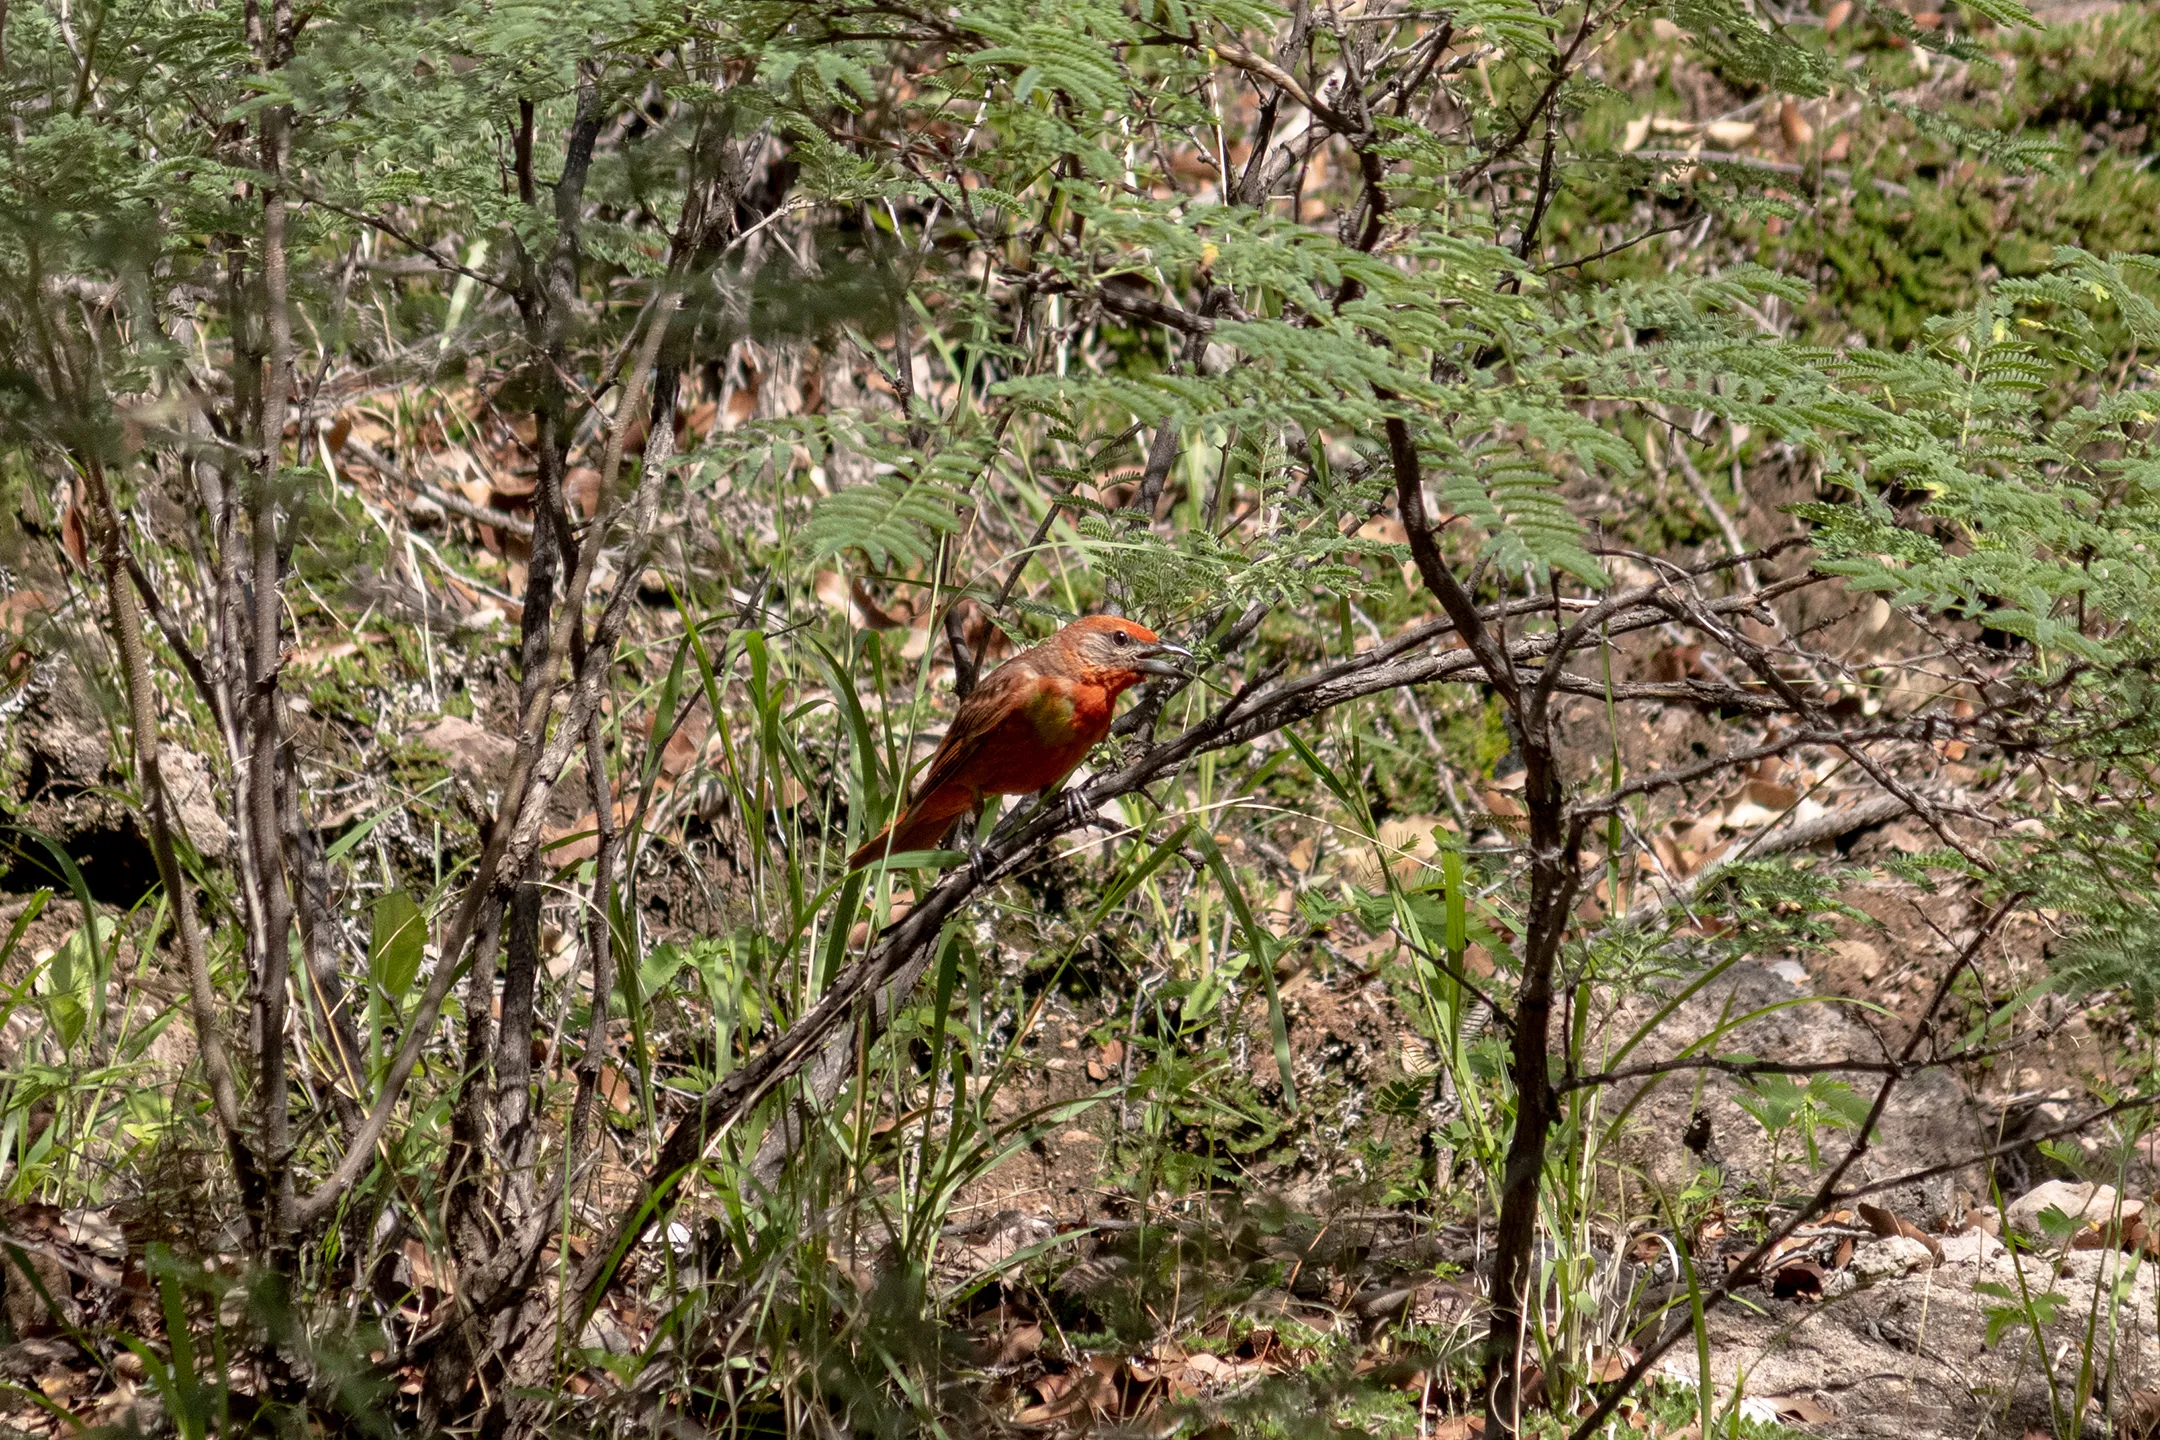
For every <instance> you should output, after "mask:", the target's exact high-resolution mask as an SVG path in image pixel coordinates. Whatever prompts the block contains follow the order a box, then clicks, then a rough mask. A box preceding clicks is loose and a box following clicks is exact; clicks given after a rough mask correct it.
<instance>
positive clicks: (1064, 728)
mask: <svg viewBox="0 0 2160 1440" xmlns="http://www.w3.org/2000/svg"><path fill="white" fill-rule="evenodd" d="M1116 704H1117V700H1116V697H1114V696H1112V695H1110V694H1108V693H1106V692H1105V691H1103V690H1102V689H1101V688H1100V687H1097V686H1093V685H1075V684H1073V683H1071V682H1069V681H1068V682H1061V683H1054V684H1050V685H1045V686H1043V687H1042V689H1041V690H1040V691H1038V692H1037V693H1036V695H1035V698H1034V699H1033V701H1032V702H1031V703H1030V704H1029V705H1028V723H1029V724H1030V725H1031V726H1033V727H1034V730H1035V737H1036V738H1037V739H1038V740H1040V741H1042V743H1043V744H1044V745H1046V746H1054V747H1064V746H1068V745H1081V746H1091V745H1093V744H1095V742H1096V741H1098V740H1100V739H1102V737H1103V736H1104V735H1105V734H1107V733H1108V732H1109V729H1110V715H1111V711H1112V709H1113V708H1114V707H1115V706H1116Z"/></svg>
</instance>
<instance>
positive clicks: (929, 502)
mask: <svg viewBox="0 0 2160 1440" xmlns="http://www.w3.org/2000/svg"><path fill="white" fill-rule="evenodd" d="M962 498H963V497H962V496H961V494H960V492H959V491H957V490H954V489H953V488H952V487H951V486H949V485H944V484H940V483H938V482H937V481H934V480H910V479H905V478H902V477H900V476H897V475H888V476H885V477H883V478H881V479H878V480H873V481H871V482H870V483H869V484H867V485H856V486H853V487H851V488H849V489H846V490H842V491H840V492H839V493H837V494H834V495H828V496H826V497H825V498H824V499H822V500H820V501H819V502H818V503H817V506H816V508H815V509H814V510H812V511H811V513H810V523H809V524H807V525H805V526H804V527H803V543H804V544H805V545H806V546H808V547H809V550H810V553H811V557H812V558H813V559H819V560H822V559H825V558H827V557H828V556H832V555H838V554H840V553H841V552H842V551H845V550H857V551H860V552H861V553H862V554H863V556H864V557H865V558H867V559H868V560H869V562H870V563H871V564H872V565H873V566H876V567H877V568H879V569H886V568H890V567H892V566H894V565H902V566H905V565H920V564H924V563H926V562H927V561H929V559H930V558H931V556H932V555H933V554H934V553H935V552H936V549H937V540H938V537H939V536H941V535H949V534H951V533H952V532H953V531H955V530H957V529H959V528H960V516H959V506H960V503H961V500H962Z"/></svg>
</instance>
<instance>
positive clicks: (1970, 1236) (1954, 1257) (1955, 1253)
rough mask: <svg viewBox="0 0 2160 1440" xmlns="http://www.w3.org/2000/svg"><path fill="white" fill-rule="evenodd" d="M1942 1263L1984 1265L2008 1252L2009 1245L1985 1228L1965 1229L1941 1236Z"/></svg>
mask: <svg viewBox="0 0 2160 1440" xmlns="http://www.w3.org/2000/svg"><path fill="white" fill-rule="evenodd" d="M1941 1244H1942V1252H1943V1264H1945V1265H1986V1264H1988V1263H1990V1262H1991V1261H1993V1260H1996V1259H1998V1258H2000V1257H2001V1256H2003V1255H2004V1254H2007V1253H2008V1250H2009V1247H2008V1246H2006V1245H2004V1244H2003V1243H2002V1241H2000V1240H1998V1239H1996V1238H1995V1237H1994V1236H1993V1235H1990V1234H1988V1232H1987V1231H1985V1230H1967V1231H1965V1232H1964V1233H1963V1234H1959V1235H1945V1236H1943V1237H1942V1241H1941Z"/></svg>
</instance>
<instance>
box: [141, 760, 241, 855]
mask: <svg viewBox="0 0 2160 1440" xmlns="http://www.w3.org/2000/svg"><path fill="white" fill-rule="evenodd" d="M158 769H159V771H160V772H162V773H163V775H164V777H165V793H166V795H167V796H169V797H170V798H171V800H172V807H173V819H174V820H176V821H178V822H179V825H180V829H181V832H182V833H183V834H185V835H186V836H187V838H188V843H189V844H190V845H193V846H194V847H195V849H196V851H197V852H198V853H200V854H201V855H202V856H203V857H204V858H205V859H209V860H223V859H225V858H227V857H228V856H229V855H231V853H232V828H231V827H230V826H228V825H227V824H226V823H225V812H224V811H223V810H221V809H219V808H218V803H217V792H216V791H215V790H213V789H212V788H211V786H210V767H209V765H208V764H207V763H206V762H205V761H204V760H203V758H202V757H201V756H200V755H197V754H195V753H194V752H192V751H189V750H183V749H181V748H180V747H179V746H177V745H174V744H172V743H171V742H169V741H166V742H161V743H160V744H159V745H158Z"/></svg>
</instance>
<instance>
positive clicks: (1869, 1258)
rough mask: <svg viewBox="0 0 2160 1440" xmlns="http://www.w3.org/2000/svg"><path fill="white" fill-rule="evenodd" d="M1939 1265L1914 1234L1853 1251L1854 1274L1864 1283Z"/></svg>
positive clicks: (1862, 1246) (1893, 1237)
mask: <svg viewBox="0 0 2160 1440" xmlns="http://www.w3.org/2000/svg"><path fill="white" fill-rule="evenodd" d="M1934 1263H1935V1254H1934V1252H1933V1251H1931V1250H1929V1249H1928V1247H1927V1246H1926V1245H1925V1244H1923V1243H1921V1242H1920V1241H1918V1240H1915V1239H1913V1238H1912V1237H1911V1236H1910V1235H1892V1236H1889V1237H1888V1238H1886V1239H1881V1240H1870V1241H1868V1242H1867V1243H1866V1244H1863V1245H1861V1246H1860V1247H1859V1248H1858V1249H1857V1250H1855V1251H1853V1257H1852V1271H1853V1273H1854V1274H1855V1275H1857V1276H1859V1277H1860V1278H1861V1279H1863V1280H1879V1279H1882V1278H1883V1277H1885V1276H1894V1275H1903V1274H1906V1273H1907V1272H1909V1271H1913V1270H1922V1269H1926V1268H1927V1267H1929V1266H1931V1265H1933V1264H1934Z"/></svg>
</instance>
